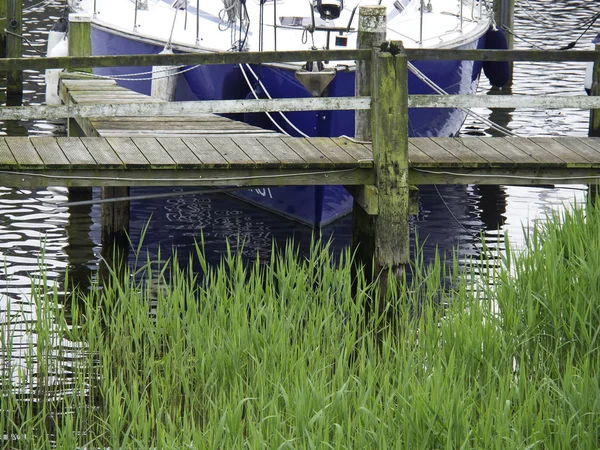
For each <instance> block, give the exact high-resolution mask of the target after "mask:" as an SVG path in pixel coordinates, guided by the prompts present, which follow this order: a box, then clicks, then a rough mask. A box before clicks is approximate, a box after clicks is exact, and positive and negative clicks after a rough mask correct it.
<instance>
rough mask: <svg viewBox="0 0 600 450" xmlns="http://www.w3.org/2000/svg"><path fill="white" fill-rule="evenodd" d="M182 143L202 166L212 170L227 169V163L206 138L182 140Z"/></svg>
mask: <svg viewBox="0 0 600 450" xmlns="http://www.w3.org/2000/svg"><path fill="white" fill-rule="evenodd" d="M183 142H184V143H185V144H186V145H187V146H188V147H189V148H190V150H191V151H192V152H193V153H194V155H195V156H196V158H198V159H199V160H200V161H201V162H202V165H203V166H205V167H208V168H212V169H216V168H220V169H221V168H227V167H229V162H228V161H227V160H226V159H225V158H223V156H222V155H221V154H220V153H219V152H218V151H217V150H215V148H214V147H213V146H212V145H211V144H210V142H208V140H207V139H206V138H184V139H183Z"/></svg>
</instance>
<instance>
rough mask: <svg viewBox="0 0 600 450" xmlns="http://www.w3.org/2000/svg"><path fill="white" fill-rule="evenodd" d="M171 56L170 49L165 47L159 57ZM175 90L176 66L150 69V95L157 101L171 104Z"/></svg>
mask: <svg viewBox="0 0 600 450" xmlns="http://www.w3.org/2000/svg"><path fill="white" fill-rule="evenodd" d="M165 54H169V55H172V54H173V50H172V49H171V47H169V46H166V47H165V48H164V49H163V50H162V51H161V52H160V53H159V55H165ZM176 88H177V66H154V67H152V88H151V91H150V92H151V93H150V95H151V96H152V97H154V98H157V99H159V100H164V101H166V102H172V101H173V100H174V99H175V89H176Z"/></svg>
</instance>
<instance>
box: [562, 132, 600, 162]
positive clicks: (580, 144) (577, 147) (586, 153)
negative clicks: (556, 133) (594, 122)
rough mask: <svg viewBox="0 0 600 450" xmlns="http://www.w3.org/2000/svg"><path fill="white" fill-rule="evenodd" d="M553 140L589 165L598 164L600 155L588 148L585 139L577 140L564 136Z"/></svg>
mask: <svg viewBox="0 0 600 450" xmlns="http://www.w3.org/2000/svg"><path fill="white" fill-rule="evenodd" d="M555 139H556V140H557V141H559V142H560V144H561V145H563V146H564V147H566V148H568V149H569V150H571V151H572V152H574V153H576V154H578V155H579V156H580V157H582V158H585V159H586V160H588V161H590V162H591V163H596V164H597V163H599V162H600V154H599V153H598V151H597V150H596V149H594V148H592V147H590V146H588V145H587V144H586V143H585V141H586V139H579V138H576V137H571V136H565V137H560V138H555Z"/></svg>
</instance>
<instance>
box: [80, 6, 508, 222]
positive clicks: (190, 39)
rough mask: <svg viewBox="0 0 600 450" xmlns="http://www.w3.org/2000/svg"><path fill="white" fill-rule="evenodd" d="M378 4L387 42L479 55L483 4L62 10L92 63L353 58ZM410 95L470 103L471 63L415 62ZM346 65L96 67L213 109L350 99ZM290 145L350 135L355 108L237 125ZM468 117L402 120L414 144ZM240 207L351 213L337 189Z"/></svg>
mask: <svg viewBox="0 0 600 450" xmlns="http://www.w3.org/2000/svg"><path fill="white" fill-rule="evenodd" d="M369 4H374V5H380V6H385V7H386V14H387V39H388V40H396V41H402V43H403V45H404V46H405V47H406V48H452V49H478V48H487V46H488V42H491V40H492V39H491V38H490V36H495V34H494V33H496V32H497V30H496V29H495V27H494V25H493V18H492V17H493V13H492V10H491V5H490V4H488V1H486V0H175V1H174V2H173V1H172V0H169V1H163V0H69V7H70V9H71V11H73V12H77V13H85V14H89V15H90V16H91V17H92V36H91V40H92V54H93V55H120V54H156V53H160V52H165V51H172V52H175V53H177V52H223V51H232V52H262V51H284V50H311V49H313V50H315V49H319V50H321V49H351V48H355V47H356V45H357V28H358V12H357V10H358V8H359V7H360V6H361V5H369ZM410 68H411V73H410V74H409V91H410V93H411V94H432V93H448V94H471V93H474V92H475V90H476V88H477V84H478V81H479V77H480V74H481V72H482V63H481V62H480V61H413V62H411V64H410ZM355 69H356V64H355V61H330V62H329V61H300V62H297V63H285V64H282V63H277V64H261V65H252V64H236V65H232V64H229V65H205V66H187V67H177V68H169V69H168V70H165V71H164V72H163V73H162V74H161V72H160V71H157V70H156V68H155V70H154V72H153V70H152V68H151V67H143V68H140V67H117V68H98V69H96V73H97V74H98V75H101V76H109V77H112V78H114V79H116V80H117V82H118V83H119V84H121V85H123V86H125V87H127V88H130V89H133V90H135V91H138V92H141V93H145V94H148V95H149V94H151V92H152V89H153V88H152V85H153V83H156V80H158V79H161V78H167V77H168V78H170V79H171V80H175V81H176V82H174V83H171V84H172V86H173V90H172V93H171V94H170V95H171V98H172V99H174V100H177V101H186V100H220V99H227V100H231V99H248V98H301V97H311V96H331V97H335V96H353V95H354V92H355V73H356V72H355ZM237 118H239V119H240V120H244V121H246V122H248V123H251V124H253V125H258V126H261V127H264V128H271V129H275V130H277V131H279V132H281V133H284V134H288V135H291V136H325V137H337V136H345V137H348V138H352V136H353V134H354V111H305V112H290V113H270V114H247V115H244V116H242V117H237ZM464 119H465V112H464V111H461V110H459V109H450V108H446V109H428V108H426V109H414V110H411V111H409V121H410V125H409V133H410V135H411V136H415V137H416V136H453V135H455V134H456V133H457V132H458V131H459V129H460V127H461V125H462V123H463V121H464ZM237 195H240V196H241V197H243V198H244V199H245V200H247V201H250V202H252V203H256V204H258V205H260V206H262V207H265V208H268V209H271V210H273V211H276V212H277V213H279V214H283V215H285V216H287V217H289V218H292V219H294V220H297V221H300V222H303V223H306V224H307V225H310V226H314V227H323V226H326V225H327V224H329V223H331V222H333V221H334V220H336V219H338V218H339V217H341V216H343V215H345V214H347V213H348V212H350V211H351V209H352V197H351V196H350V194H349V193H348V192H347V191H346V190H345V189H344V188H343V187H341V186H297V187H295V186H294V187H281V188H279V187H278V188H269V189H249V190H247V191H242V192H241V193H238V194H237Z"/></svg>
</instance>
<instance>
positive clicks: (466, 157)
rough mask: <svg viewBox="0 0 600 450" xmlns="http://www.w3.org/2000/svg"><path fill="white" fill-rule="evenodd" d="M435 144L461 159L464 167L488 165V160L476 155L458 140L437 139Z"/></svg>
mask: <svg viewBox="0 0 600 450" xmlns="http://www.w3.org/2000/svg"><path fill="white" fill-rule="evenodd" d="M435 143H436V144H438V145H440V146H442V147H444V149H445V150H446V151H447V152H449V153H451V154H453V155H454V156H455V157H456V158H457V159H459V160H460V161H461V163H462V166H463V167H478V166H481V165H482V164H486V163H488V160H487V159H485V158H484V157H483V156H481V155H478V154H477V153H475V152H474V151H473V150H471V149H470V148H469V147H467V146H466V145H464V144H463V143H462V142H461V141H459V140H458V139H456V138H450V137H448V138H436V139H435Z"/></svg>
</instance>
